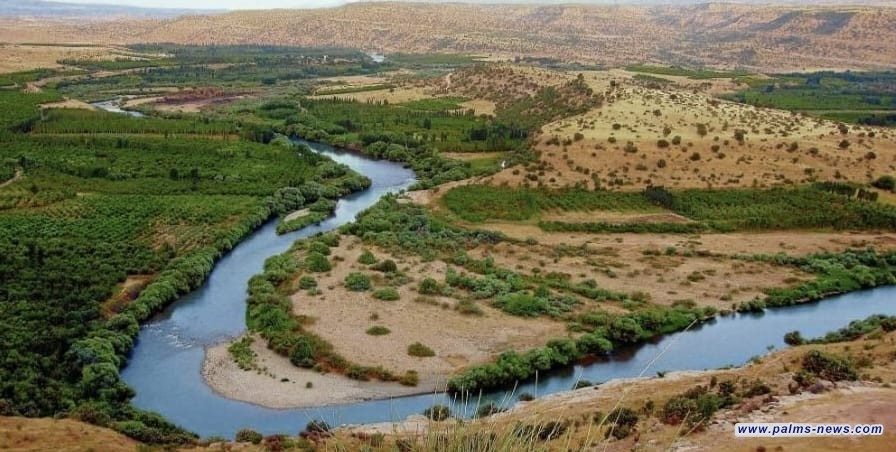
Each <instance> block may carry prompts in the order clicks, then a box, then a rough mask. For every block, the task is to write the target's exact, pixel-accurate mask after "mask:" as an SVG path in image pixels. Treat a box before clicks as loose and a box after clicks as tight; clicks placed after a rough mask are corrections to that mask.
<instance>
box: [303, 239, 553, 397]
mask: <svg viewBox="0 0 896 452" xmlns="http://www.w3.org/2000/svg"><path fill="white" fill-rule="evenodd" d="M355 240H356V239H351V238H348V237H343V239H342V243H341V244H340V245H339V247H337V248H334V249H333V253H332V256H338V257H339V261H337V262H336V264H335V266H334V268H333V270H332V271H331V272H329V273H327V274H323V275H320V276H318V277H317V281H318V287H319V288H320V289H321V290H322V292H323V293H322V294H321V295H319V296H308V295H307V294H306V293H305V292H303V291H300V292H297V293H295V294H294V295H293V296H292V300H293V304H294V312H295V313H296V314H297V315H303V316H308V317H310V318H312V319H313V321H312V323H311V324H310V325H308V329H310V330H311V331H313V332H315V333H316V334H318V335H320V336H322V337H323V338H325V339H326V340H328V341H329V342H331V343H332V344H333V345H334V347H335V349H336V351H338V352H339V353H340V354H342V355H343V356H345V357H346V358H347V359H349V360H350V361H353V362H356V363H359V364H363V365H368V366H376V365H382V366H384V367H385V368H386V369H389V370H392V371H394V372H402V373H403V372H405V371H407V370H416V371H418V372H419V373H420V374H421V377H422V378H423V379H424V380H426V379H427V378H430V377H433V376H446V375H449V374H451V373H453V372H456V371H458V370H460V369H462V368H464V367H467V366H469V365H471V364H478V363H483V362H487V361H489V360H491V359H492V358H493V357H494V356H495V355H497V353H499V352H502V351H505V350H508V349H513V350H527V349H530V348H533V347H536V346H541V345H543V344H544V343H545V342H546V341H547V340H548V339H550V338H553V337H565V336H566V331H565V325H564V324H563V323H562V322H556V321H553V320H548V319H524V318H520V317H514V316H510V315H507V314H504V313H502V312H500V311H497V310H494V309H492V308H490V307H488V306H487V305H486V304H484V303H480V304H479V305H480V307H481V308H482V310H483V311H484V315H482V316H471V315H464V314H461V313H459V312H457V311H455V310H454V309H453V307H454V305H455V303H456V300H453V299H450V298H446V297H430V298H431V299H430V300H428V302H420V301H417V300H416V299H417V298H418V296H419V293H418V292H417V289H416V288H417V284H419V281H421V280H422V279H424V278H426V277H432V278H434V279H436V280H438V281H444V279H445V270H446V268H447V264H445V263H444V262H441V261H433V262H422V261H421V260H420V259H419V258H418V257H416V256H414V257H401V256H393V255H389V254H388V253H386V252H384V251H382V250H378V249H375V248H370V247H367V249H370V250H371V251H373V253H374V254H375V255H376V256H377V258H378V259H381V260H382V259H393V260H394V261H395V262H396V263H397V264H398V267H399V269H400V270H401V271H403V272H404V273H405V274H407V275H409V276H410V277H411V279H412V280H411V281H410V282H409V283H408V284H406V285H403V286H400V287H397V291H398V293H399V295H400V299H399V300H397V301H381V300H377V299H374V298H373V297H372V295H371V292H352V291H349V290H348V289H346V288H344V287H343V281H344V279H345V277H346V276H347V275H348V274H349V273H351V272H363V273H365V274H369V275H371V276H372V279H373V280H374V285H375V288H374V289H376V288H381V287H385V284H384V283H382V282H378V281H377V280H378V279H379V278H378V275H376V273H377V272H374V271H371V270H369V269H367V268H366V266H364V265H361V264H358V263H357V260H358V257H359V256H360V255H361V253H362V252H363V249H364V248H365V247H363V246H362V245H361V244H359V243H356V242H355ZM332 260H334V261H336V259H332ZM374 314H375V317H376V319H373V318H372V317H373V315H374ZM375 325H379V326H384V327H386V328H389V330H391V332H390V333H389V334H387V335H384V336H377V337H372V336H370V335H368V334H367V333H366V331H367V329H368V328H370V327H372V326H375ZM414 342H421V343H422V344H424V345H426V346H428V347H430V348H431V349H433V351H435V353H436V356H435V357H432V358H417V357H413V356H409V355H408V354H407V347H408V346H409V345H410V344H412V343H414ZM430 379H431V378H430Z"/></svg>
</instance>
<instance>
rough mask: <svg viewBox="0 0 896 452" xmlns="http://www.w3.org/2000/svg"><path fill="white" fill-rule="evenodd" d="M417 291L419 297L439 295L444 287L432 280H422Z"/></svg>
mask: <svg viewBox="0 0 896 452" xmlns="http://www.w3.org/2000/svg"><path fill="white" fill-rule="evenodd" d="M417 290H418V292H420V294H421V295H441V294H442V293H443V292H444V290H445V287H444V286H443V285H442V284H441V283H439V282H438V281H436V280H435V279H433V278H423V281H420V288H419V289H417Z"/></svg>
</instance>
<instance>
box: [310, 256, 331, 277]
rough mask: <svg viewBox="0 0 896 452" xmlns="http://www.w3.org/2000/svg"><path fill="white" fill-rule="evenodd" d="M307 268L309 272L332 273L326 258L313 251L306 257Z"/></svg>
mask: <svg viewBox="0 0 896 452" xmlns="http://www.w3.org/2000/svg"><path fill="white" fill-rule="evenodd" d="M305 268H306V269H308V271H312V272H317V273H323V272H328V271H330V270H331V269H332V266H331V265H330V261H328V260H327V257H326V256H324V255H323V254H321V253H318V252H316V251H312V252H310V253H308V255H307V256H305Z"/></svg>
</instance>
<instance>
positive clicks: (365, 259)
mask: <svg viewBox="0 0 896 452" xmlns="http://www.w3.org/2000/svg"><path fill="white" fill-rule="evenodd" d="M358 263H361V264H364V265H373V264H375V263H376V256H374V255H373V253H371V252H370V250H364V252H363V253H361V255H360V256H358Z"/></svg>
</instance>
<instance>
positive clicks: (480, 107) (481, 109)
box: [460, 99, 496, 115]
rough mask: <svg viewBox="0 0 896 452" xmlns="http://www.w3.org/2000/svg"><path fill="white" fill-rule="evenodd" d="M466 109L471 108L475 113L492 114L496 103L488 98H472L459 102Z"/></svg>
mask: <svg viewBox="0 0 896 452" xmlns="http://www.w3.org/2000/svg"><path fill="white" fill-rule="evenodd" d="M460 106H461V107H463V108H466V109H473V111H475V112H476V114H477V115H494V114H495V108H496V105H495V103H494V102H492V101H490V100H484V99H473V100H469V101H466V102H463V103H461V104H460Z"/></svg>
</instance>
